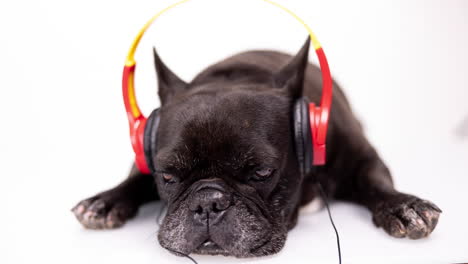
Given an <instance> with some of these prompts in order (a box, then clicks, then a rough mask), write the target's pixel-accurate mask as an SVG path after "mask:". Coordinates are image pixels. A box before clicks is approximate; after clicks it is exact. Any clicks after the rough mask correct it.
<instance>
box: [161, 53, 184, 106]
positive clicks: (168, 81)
mask: <svg viewBox="0 0 468 264" xmlns="http://www.w3.org/2000/svg"><path fill="white" fill-rule="evenodd" d="M153 56H154V66H155V67H156V75H157V77H158V94H159V99H160V100H161V105H164V104H165V103H167V102H168V101H169V100H170V99H171V97H173V96H174V95H175V94H176V93H179V92H183V91H185V90H186V89H187V87H188V85H187V83H186V82H184V81H183V80H182V79H180V78H179V77H178V76H177V75H175V73H173V72H172V71H171V70H170V69H169V68H168V67H167V66H166V64H164V62H163V61H162V60H161V58H160V57H159V55H158V53H157V52H156V48H153Z"/></svg>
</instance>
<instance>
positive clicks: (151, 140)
mask: <svg viewBox="0 0 468 264" xmlns="http://www.w3.org/2000/svg"><path fill="white" fill-rule="evenodd" d="M158 127H159V108H156V109H154V110H153V112H151V114H150V116H149V117H148V119H147V120H146V125H145V130H144V134H143V151H144V153H145V159H146V164H148V169H149V170H150V172H151V173H152V174H154V173H155V170H156V168H155V166H154V164H153V157H154V156H155V155H156V138H157V134H158Z"/></svg>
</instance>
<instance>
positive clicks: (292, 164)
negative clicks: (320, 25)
mask: <svg viewBox="0 0 468 264" xmlns="http://www.w3.org/2000/svg"><path fill="white" fill-rule="evenodd" d="M308 49H309V41H307V42H306V43H305V45H304V46H303V48H302V49H301V50H300V51H299V53H298V54H297V55H296V56H294V57H293V58H292V59H291V60H290V62H289V63H287V64H286V65H284V66H283V67H282V69H281V70H279V71H277V72H268V71H267V70H265V71H262V70H258V69H255V70H254V69H248V68H245V65H243V66H239V65H238V67H236V66H233V67H228V68H224V69H218V70H217V71H216V72H215V73H213V72H212V73H211V74H209V76H208V77H206V78H211V79H209V81H207V79H204V77H201V78H196V79H195V80H194V81H192V83H189V84H187V83H185V82H183V81H182V80H181V79H180V78H178V77H177V76H176V75H175V74H174V73H173V72H172V71H171V70H169V68H168V67H167V66H166V65H164V63H163V62H162V61H161V59H160V58H159V56H158V55H157V54H156V52H155V53H154V55H155V64H156V69H157V76H158V83H159V85H158V86H159V96H160V99H161V102H162V106H161V109H160V118H161V119H160V123H159V130H158V138H157V144H156V145H157V151H156V153H157V154H156V155H154V157H153V162H154V164H155V166H156V170H157V173H156V174H155V175H154V176H155V180H156V183H157V186H158V192H159V195H160V197H161V199H162V200H164V201H166V202H167V203H168V210H167V215H166V217H165V219H164V221H163V223H162V225H161V227H160V230H159V234H158V238H159V241H160V243H161V245H162V246H163V247H165V248H168V249H171V250H172V251H178V252H181V253H184V254H189V253H192V252H193V253H200V254H222V255H232V256H236V257H251V256H265V255H269V254H273V253H276V252H278V251H279V250H280V249H281V248H282V247H283V245H284V242H285V239H286V235H287V232H288V229H289V228H290V227H291V226H292V225H293V223H294V221H295V220H296V219H295V217H296V216H297V215H296V213H297V212H296V210H297V207H298V200H299V196H300V192H301V190H300V186H301V183H302V177H301V175H300V172H299V169H298V164H297V160H296V157H295V154H294V153H295V152H294V142H293V134H292V122H293V121H292V107H293V104H294V101H295V99H297V98H298V97H299V96H301V94H302V86H303V81H304V74H305V68H306V65H307V57H308ZM199 77H200V76H199Z"/></svg>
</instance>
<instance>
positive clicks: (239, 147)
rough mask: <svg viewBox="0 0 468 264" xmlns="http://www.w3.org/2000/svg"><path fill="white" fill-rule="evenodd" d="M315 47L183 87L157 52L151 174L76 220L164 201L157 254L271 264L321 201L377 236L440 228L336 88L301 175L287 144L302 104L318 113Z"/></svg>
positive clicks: (256, 59)
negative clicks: (318, 148)
mask: <svg viewBox="0 0 468 264" xmlns="http://www.w3.org/2000/svg"><path fill="white" fill-rule="evenodd" d="M309 46H310V43H309V40H307V42H306V43H305V44H304V46H303V47H302V49H301V50H300V51H299V53H298V54H297V55H296V56H294V57H292V56H289V55H287V54H283V53H279V52H274V51H248V52H245V53H241V54H238V55H235V56H232V57H230V58H227V59H225V60H223V61H221V62H219V63H217V64H215V65H213V66H211V67H208V68H207V69H206V70H205V71H203V72H201V73H200V74H199V75H198V76H197V77H195V79H194V80H192V82H190V83H185V82H184V81H182V80H181V79H180V78H178V77H177V76H176V75H175V74H174V73H173V72H172V71H171V70H170V69H169V68H168V67H167V66H166V65H165V64H164V63H163V62H162V61H161V59H160V58H159V56H158V54H157V53H156V51H155V52H154V59H155V66H156V72H157V77H158V83H159V86H158V87H159V97H160V99H161V108H160V117H161V119H160V124H159V130H158V138H157V144H156V146H157V155H155V156H154V157H153V161H154V164H157V171H158V172H157V173H156V174H155V175H148V174H142V173H140V172H139V171H138V169H137V168H136V167H135V166H134V167H133V169H132V170H131V172H130V176H129V177H128V178H127V179H126V180H125V181H124V182H122V183H121V184H120V185H118V186H117V187H115V188H113V189H110V190H108V191H105V192H102V193H99V194H97V195H95V196H93V197H91V198H89V199H86V200H84V201H82V202H80V203H79V204H78V205H77V206H76V207H75V208H74V209H73V212H74V213H75V215H76V217H77V218H78V220H79V221H80V222H81V223H82V224H83V225H84V226H85V227H86V228H92V229H106V228H116V227H119V226H122V225H123V224H124V223H125V221H127V220H128V219H130V218H131V217H133V216H135V214H136V213H137V211H138V207H139V206H141V205H142V204H144V203H147V202H149V201H154V200H159V199H160V200H163V201H165V202H167V204H168V209H167V214H166V217H165V219H164V220H163V223H162V225H161V227H160V229H159V234H158V239H159V242H160V244H161V245H162V246H163V247H164V248H167V249H170V250H171V251H173V252H174V251H176V252H180V253H183V254H189V253H199V254H213V255H215V254H222V255H231V256H236V257H252V256H266V255H270V254H274V253H277V252H278V251H280V250H281V248H282V247H283V245H284V243H285V240H286V236H287V233H288V230H290V229H291V228H293V227H294V226H295V224H296V222H297V216H298V210H299V208H300V207H301V206H304V205H306V204H308V203H309V202H311V201H312V200H313V199H314V198H316V197H317V196H318V195H319V192H318V187H317V182H320V183H321V185H322V186H323V188H324V190H325V192H326V194H327V195H328V196H329V197H333V198H334V199H339V200H344V201H352V202H355V203H358V204H361V205H363V206H365V207H367V208H368V209H369V210H370V211H371V212H372V215H373V221H374V223H375V225H376V226H378V227H382V228H383V229H384V230H385V231H386V232H387V233H388V234H390V235H391V236H394V237H409V238H411V239H419V238H423V237H426V236H428V235H429V234H430V233H431V232H432V231H433V230H434V228H435V226H436V225H437V221H438V218H439V214H440V213H441V210H440V209H439V208H438V207H437V206H436V205H434V204H433V203H431V202H429V201H426V200H422V199H420V198H418V197H416V196H413V195H409V194H405V193H401V192H398V191H397V190H395V189H394V187H393V182H392V178H391V175H390V172H389V170H388V169H387V167H386V166H385V164H384V163H383V161H382V160H381V159H380V157H379V155H378V154H377V152H376V151H375V149H374V148H373V147H372V146H371V144H370V143H369V142H368V140H367V139H366V137H365V136H364V133H363V129H362V127H361V125H360V123H359V121H358V120H357V119H356V117H355V116H354V115H353V112H352V110H351V107H350V105H349V103H348V101H347V99H346V97H345V95H344V93H343V91H342V90H341V89H340V88H339V86H338V85H337V84H336V83H334V94H333V105H332V108H331V114H330V115H331V117H330V124H329V130H328V137H327V163H326V165H325V166H323V167H318V168H316V170H315V172H313V173H311V174H312V175H305V177H304V176H302V175H301V173H300V170H299V166H298V161H297V158H296V155H295V150H294V148H295V146H294V142H293V141H294V138H293V135H292V122H293V120H292V119H293V113H292V107H293V104H294V102H295V100H296V99H297V98H300V97H301V96H306V97H308V98H309V99H310V100H311V101H312V102H315V103H316V104H318V103H319V100H320V98H321V93H322V91H321V73H320V70H319V68H317V67H316V66H314V65H312V64H309V63H308V53H309Z"/></svg>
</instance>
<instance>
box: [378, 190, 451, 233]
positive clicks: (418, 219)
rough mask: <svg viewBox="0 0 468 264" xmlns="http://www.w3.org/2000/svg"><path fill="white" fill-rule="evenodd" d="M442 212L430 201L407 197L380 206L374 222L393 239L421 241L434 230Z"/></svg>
mask: <svg viewBox="0 0 468 264" xmlns="http://www.w3.org/2000/svg"><path fill="white" fill-rule="evenodd" d="M441 212H442V210H440V209H439V207H437V206H436V205H435V204H433V203H431V202H429V201H425V200H421V199H419V198H416V197H413V196H406V197H404V198H403V199H402V197H398V199H395V200H390V201H386V202H383V203H382V204H380V205H379V206H378V207H377V209H376V210H375V212H374V215H373V220H374V223H375V225H376V226H378V227H382V228H383V229H384V230H385V231H386V232H387V233H388V234H390V235H391V236H393V237H397V238H403V237H408V238H410V239H420V238H423V237H427V236H428V235H429V234H430V233H431V232H432V231H433V230H434V228H435V227H436V225H437V222H438V220H439V216H440V213H441Z"/></svg>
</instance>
